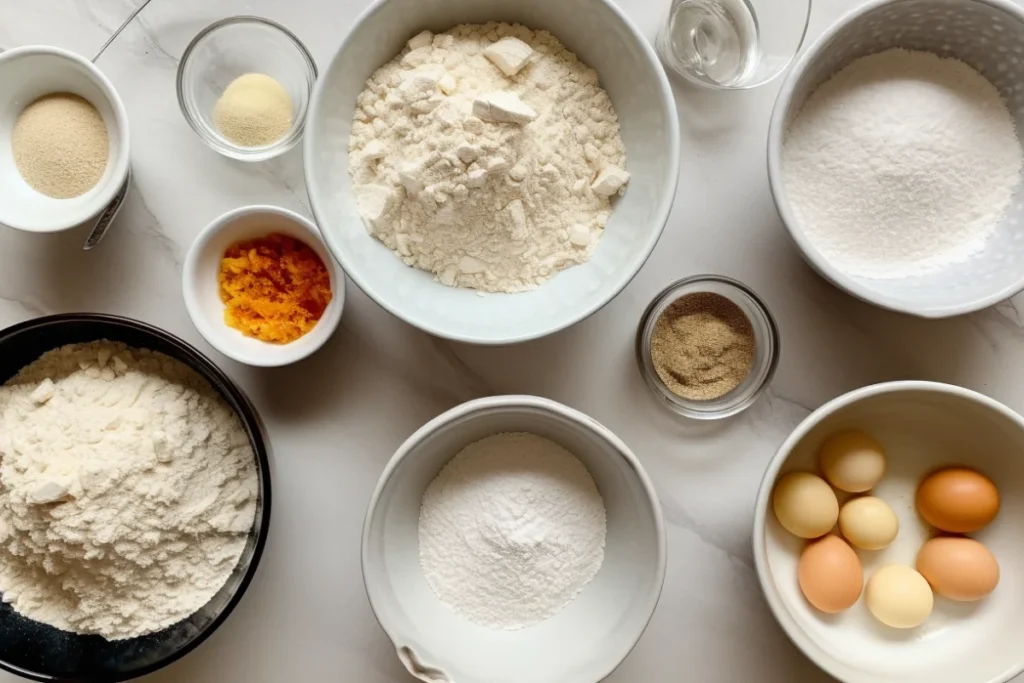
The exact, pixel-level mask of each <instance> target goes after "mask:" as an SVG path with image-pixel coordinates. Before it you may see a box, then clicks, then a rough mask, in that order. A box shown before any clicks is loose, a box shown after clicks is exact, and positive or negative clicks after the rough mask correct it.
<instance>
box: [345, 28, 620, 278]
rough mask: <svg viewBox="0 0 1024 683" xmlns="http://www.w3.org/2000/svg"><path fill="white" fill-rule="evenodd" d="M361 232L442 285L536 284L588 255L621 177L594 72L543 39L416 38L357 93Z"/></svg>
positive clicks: (464, 34) (449, 34) (541, 34)
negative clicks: (427, 273) (433, 276)
mask: <svg viewBox="0 0 1024 683" xmlns="http://www.w3.org/2000/svg"><path fill="white" fill-rule="evenodd" d="M349 161H350V171H351V174H352V178H353V185H354V188H355V194H356V199H357V204H358V207H359V212H360V214H361V216H362V218H363V221H364V223H365V224H366V227H367V230H368V231H369V232H370V234H372V235H373V236H374V237H376V238H377V239H379V240H380V241H381V242H383V243H384V244H385V245H387V247H388V248H390V249H391V250H392V251H394V252H395V253H396V254H397V255H398V257H399V258H401V259H402V260H403V261H404V262H405V263H406V264H407V265H409V266H413V267H416V268H420V269H422V270H425V271H428V272H431V273H433V274H434V275H435V276H436V278H437V279H438V280H439V281H440V282H442V283H444V284H446V285H450V286H457V287H470V288H473V289H478V290H483V291H487V292H521V291H526V290H530V289H534V288H536V287H537V286H539V285H540V284H542V283H543V282H544V281H546V280H547V279H549V278H550V277H552V276H553V275H555V274H556V273H557V272H558V271H560V270H563V269H565V268H568V267H570V266H572V265H576V264H580V263H584V262H586V261H587V260H589V259H590V257H591V256H592V255H593V253H594V251H595V249H596V248H597V245H598V242H599V240H600V239H601V235H602V233H603V231H604V227H605V224H606V223H607V222H608V217H609V215H610V213H611V208H612V204H611V197H612V196H614V195H616V194H619V193H621V192H623V191H624V187H625V183H626V182H627V181H628V178H629V175H628V173H627V172H626V170H625V167H626V159H625V151H624V149H623V145H622V139H621V138H620V136H619V122H618V118H617V116H616V114H615V110H614V109H613V108H612V104H611V100H610V99H609V97H608V94H607V93H606V92H605V91H604V89H603V88H602V87H601V85H600V83H599V82H598V77H597V73H596V72H595V71H594V70H593V69H591V68H590V67H588V66H587V65H585V64H583V63H582V62H580V61H579V59H578V58H577V57H576V55H574V54H573V53H572V52H570V51H569V50H567V49H566V48H565V47H564V46H563V45H562V43H561V42H559V41H558V39H557V38H556V37H555V36H553V35H552V34H551V33H549V32H547V31H532V30H530V29H528V28H526V27H524V26H520V25H511V24H507V23H494V22H492V23H489V24H482V25H470V24H463V25H460V26H456V27H455V28H453V29H451V30H449V31H446V32H445V33H441V34H437V35H434V34H432V33H430V32H429V31H424V32H422V33H420V34H418V35H416V36H414V37H413V38H412V39H410V40H409V42H408V44H407V45H406V47H405V48H404V49H403V51H402V52H401V53H400V54H399V55H398V56H397V57H395V59H393V60H392V61H391V62H389V63H388V64H386V65H384V66H383V67H381V68H380V69H378V70H377V71H376V72H375V73H374V74H373V76H372V77H371V78H370V80H369V82H368V83H367V86H366V89H365V90H364V91H363V92H362V94H360V95H359V98H358V101H357V106H356V111H355V115H354V121H353V124H352V134H351V136H350V138H349Z"/></svg>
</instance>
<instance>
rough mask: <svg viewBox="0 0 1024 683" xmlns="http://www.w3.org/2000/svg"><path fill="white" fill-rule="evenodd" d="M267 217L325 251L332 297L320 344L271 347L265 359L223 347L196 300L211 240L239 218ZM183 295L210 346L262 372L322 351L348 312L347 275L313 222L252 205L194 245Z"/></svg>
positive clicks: (210, 228) (223, 219) (217, 221)
mask: <svg viewBox="0 0 1024 683" xmlns="http://www.w3.org/2000/svg"><path fill="white" fill-rule="evenodd" d="M267 214H271V215H274V216H280V217H282V218H285V219H287V220H289V221H291V222H293V223H295V224H296V225H298V226H299V227H301V228H302V229H303V230H304V231H306V232H307V233H308V234H309V237H310V239H311V240H313V241H316V242H318V243H319V244H320V245H321V246H322V247H323V249H324V251H325V252H326V254H327V257H328V258H327V262H325V263H324V266H325V267H327V269H328V270H329V271H330V273H331V280H332V282H331V285H332V296H331V303H329V304H328V305H327V309H326V310H325V311H324V313H323V315H322V316H321V318H320V320H319V321H317V324H316V325H315V326H314V328H313V330H315V329H316V328H318V327H320V325H323V326H324V327H325V328H326V333H324V334H323V338H322V339H320V341H319V342H317V343H315V344H313V345H311V346H309V347H308V348H305V349H301V350H296V348H297V347H294V346H290V345H289V344H282V345H280V346H269V345H268V347H267V348H268V349H272V350H271V351H270V352H269V353H268V354H267V355H266V356H254V355H251V354H248V353H243V352H240V351H239V350H238V349H237V347H236V346H235V345H233V344H222V343H221V341H220V340H219V339H218V338H217V336H216V335H214V334H212V330H211V329H210V327H209V321H208V320H207V316H206V315H204V314H203V309H202V306H201V305H200V304H199V300H198V298H197V296H196V288H195V281H196V278H197V277H198V273H197V269H198V264H199V258H200V256H201V255H202V254H203V253H204V252H205V250H206V248H207V245H209V243H210V240H212V239H213V238H214V237H215V236H216V235H218V234H219V233H220V232H222V231H223V230H226V229H228V228H229V227H230V226H231V224H232V223H234V222H235V221H236V220H237V219H239V218H242V217H244V216H251V215H267ZM181 291H182V298H183V299H184V301H185V310H186V312H187V313H188V317H189V320H191V321H192V325H193V327H195V328H196V331H198V332H199V334H200V335H202V337H203V339H205V340H206V342H207V343H208V344H209V345H210V346H212V347H213V348H215V349H217V350H218V351H220V352H221V353H223V354H224V355H225V356H227V357H228V358H230V359H232V360H235V361H238V362H239V363H243V364H245V365H250V366H253V367H260V368H276V367H281V366H284V365H290V364H292V363H296V362H298V361H300V360H302V359H303V358H308V357H309V356H311V355H313V354H314V353H316V352H317V351H319V350H320V349H321V348H322V347H323V346H324V344H326V343H327V340H329V339H330V338H331V337H332V336H334V333H335V331H337V329H338V326H339V325H340V324H341V316H342V314H343V313H344V310H345V271H344V270H343V269H342V268H341V266H339V265H338V263H337V261H336V260H335V259H334V258H333V254H332V253H331V250H330V249H328V248H327V245H325V244H324V242H323V237H322V235H321V233H320V230H319V229H318V228H317V226H316V224H315V223H313V222H312V221H311V220H309V219H308V218H306V217H305V216H303V215H302V214H300V213H297V212H295V211H292V210H290V209H285V208H282V207H280V206H273V205H270V204H250V205H247V206H240V207H238V208H235V209H231V210H230V211H227V212H226V213H222V214H221V215H220V216H217V217H216V218H214V219H213V220H212V221H211V222H210V223H209V224H208V225H207V226H206V227H205V228H203V230H202V231H201V232H200V233H199V234H198V235H197V236H196V238H195V239H194V240H193V241H192V245H191V246H190V247H189V249H188V253H186V254H185V262H184V265H183V266H182V269H181ZM313 330H310V332H308V333H307V334H312V332H313Z"/></svg>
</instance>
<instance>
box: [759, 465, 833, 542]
mask: <svg viewBox="0 0 1024 683" xmlns="http://www.w3.org/2000/svg"><path fill="white" fill-rule="evenodd" d="M772 509H773V510H774V511H775V517H776V518H777V519H778V520H779V524H781V525H782V526H783V528H784V529H786V531H788V532H789V533H791V534H793V535H795V536H799V537H800V538H818V537H819V536H824V535H825V534H827V533H828V532H829V531H831V530H832V527H834V526H835V524H836V520H837V519H839V501H838V500H836V494H835V491H833V490H832V487H830V486H829V485H828V483H826V482H825V480H824V479H822V478H821V477H819V476H817V475H814V474H810V473H808V472H791V473H789V474H787V475H786V476H784V477H782V479H780V480H779V482H778V484H776V485H775V492H774V493H773V494H772Z"/></svg>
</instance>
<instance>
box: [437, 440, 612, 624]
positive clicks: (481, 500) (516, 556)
mask: <svg viewBox="0 0 1024 683" xmlns="http://www.w3.org/2000/svg"><path fill="white" fill-rule="evenodd" d="M605 534H606V518H605V509H604V500H603V499H602V498H601V494H600V493H599V492H598V490H597V486H596V485H595V484H594V480H593V478H591V476H590V473H589V472H588V471H587V468H586V467H584V465H583V463H581V462H580V461H579V460H578V459H577V458H576V457H575V456H574V455H573V454H572V453H570V452H569V451H567V450H565V449H564V448H562V447H561V446H559V445H558V444H556V443H554V442H553V441H550V440H548V439H545V438H543V437H540V436H537V435H535V434H527V433H524V432H510V433H503V434H495V435H494V436H489V437H487V438H485V439H481V440H480V441H477V442H475V443H472V444H470V445H468V446H466V447H465V448H464V449H462V451H460V452H459V453H458V454H457V455H456V456H455V457H454V458H452V460H451V461H450V462H449V463H448V464H447V465H446V466H445V468H444V469H443V470H441V473H440V474H439V475H438V476H437V478H435V479H434V480H433V481H432V482H431V483H430V486H428V487H427V490H426V493H424V495H423V504H422V507H421V508H420V521H419V551H420V564H421V565H422V566H423V573H424V575H425V576H426V578H427V583H429V584H430V587H431V588H432V589H433V590H434V593H436V594H437V596H438V597H439V598H440V599H441V600H442V601H443V602H445V603H446V604H448V605H449V606H450V607H452V608H453V609H454V610H455V611H456V612H458V613H459V614H461V615H463V616H464V617H466V618H467V619H469V620H470V621H473V622H475V623H477V624H481V625H483V626H488V627H491V628H496V629H507V630H515V629H520V628H524V627H527V626H531V625H533V624H536V623H538V622H540V621H543V620H544V619H547V618H549V617H551V616H553V615H554V614H556V613H557V612H559V611H560V610H561V609H562V608H563V607H565V606H566V605H567V604H569V602H571V601H572V600H573V598H575V597H576V595H577V594H578V593H579V592H580V591H581V590H582V589H583V587H584V586H585V585H586V584H587V583H589V582H590V580H591V579H592V578H594V576H595V575H596V574H597V571H598V569H600V568H601V564H602V563H603V562H604V544H605Z"/></svg>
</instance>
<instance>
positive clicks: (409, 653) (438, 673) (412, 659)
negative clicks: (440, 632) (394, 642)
mask: <svg viewBox="0 0 1024 683" xmlns="http://www.w3.org/2000/svg"><path fill="white" fill-rule="evenodd" d="M395 651H396V652H397V653H398V661H400V662H401V663H402V665H403V666H404V667H405V669H406V671H408V672H409V673H411V674H412V675H413V676H414V677H415V678H418V679H420V680H421V681H426V683H454V682H453V681H452V679H451V678H449V676H448V674H446V673H445V672H444V671H442V670H441V669H438V668H437V667H434V666H430V665H429V664H424V663H423V662H422V661H420V658H419V655H417V654H416V651H415V650H413V649H412V648H411V647H410V646H408V645H398V646H396V648H395Z"/></svg>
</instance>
